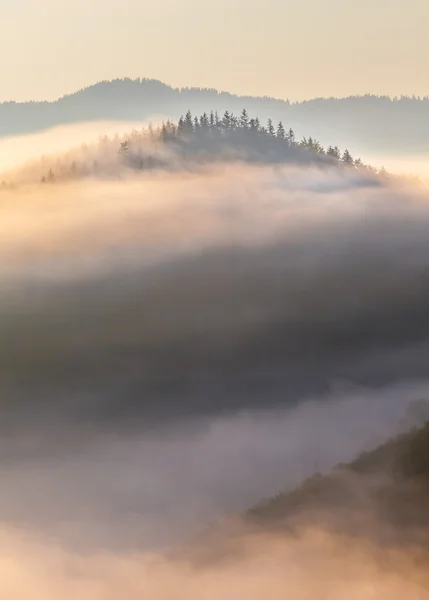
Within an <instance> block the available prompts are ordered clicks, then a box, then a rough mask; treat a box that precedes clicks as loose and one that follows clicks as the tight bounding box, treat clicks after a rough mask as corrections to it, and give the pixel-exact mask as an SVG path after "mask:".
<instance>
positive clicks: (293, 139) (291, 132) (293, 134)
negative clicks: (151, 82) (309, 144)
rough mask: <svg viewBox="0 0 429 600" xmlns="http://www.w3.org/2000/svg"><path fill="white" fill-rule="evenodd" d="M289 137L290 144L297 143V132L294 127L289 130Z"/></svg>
mask: <svg viewBox="0 0 429 600" xmlns="http://www.w3.org/2000/svg"><path fill="white" fill-rule="evenodd" d="M287 139H288V142H289V144H290V145H291V146H293V145H294V144H295V140H296V138H295V132H294V130H293V129H292V127H291V128H290V129H289V131H288V133H287Z"/></svg>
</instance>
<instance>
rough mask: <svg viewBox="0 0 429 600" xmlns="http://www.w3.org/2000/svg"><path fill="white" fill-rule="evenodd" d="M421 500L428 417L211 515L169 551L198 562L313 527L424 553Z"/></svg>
mask: <svg viewBox="0 0 429 600" xmlns="http://www.w3.org/2000/svg"><path fill="white" fill-rule="evenodd" d="M427 409H428V406H427V404H426V407H425V411H426V413H427ZM428 506H429V421H428V422H426V423H425V424H424V425H423V426H420V427H414V428H413V429H412V430H411V431H408V432H407V433H404V434H401V435H398V436H397V437H395V438H393V439H391V440H389V441H388V442H386V443H384V444H382V445H380V446H379V447H377V448H375V449H374V450H372V451H369V452H365V453H363V454H362V455H360V456H359V457H358V458H357V459H356V460H354V461H353V462H351V463H349V464H344V465H343V464H341V465H338V466H337V467H336V468H334V469H333V470H332V472H330V473H327V474H324V475H322V474H320V473H316V474H315V475H313V476H312V477H310V478H309V479H307V480H305V481H304V482H303V483H302V484H301V485H300V486H299V487H297V488H296V489H294V490H292V491H288V492H281V493H279V494H277V495H276V496H274V497H272V498H269V499H268V500H265V501H262V502H261V503H260V504H258V505H257V506H255V507H253V508H251V509H250V510H248V511H247V512H246V513H245V514H244V515H241V516H240V517H239V518H237V517H233V518H231V519H228V520H225V521H222V522H220V523H214V524H213V525H212V526H211V527H208V528H206V529H205V530H203V531H201V532H200V534H199V535H198V536H196V537H195V538H194V539H192V540H191V541H190V542H189V543H188V544H186V545H185V547H184V548H181V549H180V550H179V552H178V553H177V556H179V557H180V556H181V557H182V558H183V557H185V559H186V560H191V561H192V562H193V563H195V564H199V565H203V564H211V563H217V562H218V561H221V562H224V561H225V560H229V559H231V558H232V557H236V558H238V557H242V556H243V553H244V554H246V548H247V547H248V544H249V543H251V544H252V542H251V540H256V541H257V544H258V543H259V542H258V540H261V541H262V542H263V543H264V541H265V540H266V539H270V540H271V541H275V540H278V541H280V542H281V543H284V542H287V540H290V541H293V540H295V541H296V540H297V539H299V538H300V537H301V536H304V537H305V535H306V532H308V531H310V532H311V531H316V532H317V531H319V532H325V534H333V535H334V536H335V539H345V540H348V543H349V544H353V543H354V542H356V544H357V545H358V546H359V545H360V544H361V543H363V544H364V546H363V547H366V546H368V544H369V545H370V546H371V547H373V548H376V547H377V548H381V549H382V548H386V547H388V548H390V549H392V548H401V549H402V550H403V549H404V548H413V549H414V550H413V551H415V550H416V549H417V553H423V554H421V555H422V556H424V557H426V558H425V560H427V552H428V551H429V511H428V510H427V508H428Z"/></svg>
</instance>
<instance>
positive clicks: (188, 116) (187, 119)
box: [184, 110, 194, 135]
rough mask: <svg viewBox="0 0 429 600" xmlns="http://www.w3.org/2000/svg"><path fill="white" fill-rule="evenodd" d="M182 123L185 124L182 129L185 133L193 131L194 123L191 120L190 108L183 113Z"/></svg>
mask: <svg viewBox="0 0 429 600" xmlns="http://www.w3.org/2000/svg"><path fill="white" fill-rule="evenodd" d="M184 125H185V127H184V130H185V133H186V134H188V135H189V134H191V133H193V131H194V124H193V121H192V113H191V111H190V110H188V112H187V113H186V115H185V123H184Z"/></svg>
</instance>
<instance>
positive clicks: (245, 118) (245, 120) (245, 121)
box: [239, 108, 249, 129]
mask: <svg viewBox="0 0 429 600" xmlns="http://www.w3.org/2000/svg"><path fill="white" fill-rule="evenodd" d="M239 125H240V127H241V128H242V129H248V128H249V115H248V114H247V110H246V109H245V108H243V110H242V111H241V115H240V120H239Z"/></svg>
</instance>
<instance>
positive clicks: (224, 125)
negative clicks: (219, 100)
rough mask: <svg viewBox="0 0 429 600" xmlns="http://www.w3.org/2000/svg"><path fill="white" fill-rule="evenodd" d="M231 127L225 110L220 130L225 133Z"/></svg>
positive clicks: (229, 117)
mask: <svg viewBox="0 0 429 600" xmlns="http://www.w3.org/2000/svg"><path fill="white" fill-rule="evenodd" d="M230 127H231V115H230V114H229V112H228V111H227V110H226V111H225V113H224V115H223V118H222V129H223V130H224V131H227V130H228V129H230Z"/></svg>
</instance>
